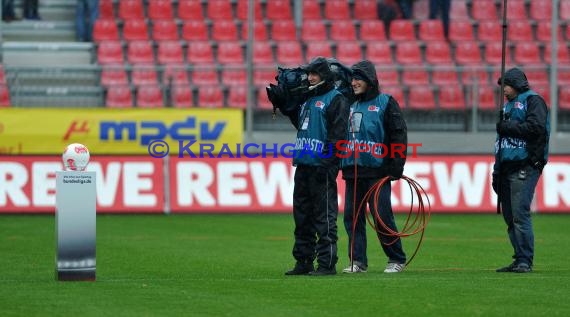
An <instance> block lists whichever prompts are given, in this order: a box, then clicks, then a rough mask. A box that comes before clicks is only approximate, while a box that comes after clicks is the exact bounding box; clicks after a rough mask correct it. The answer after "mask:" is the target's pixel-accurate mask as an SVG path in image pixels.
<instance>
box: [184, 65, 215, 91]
mask: <svg viewBox="0 0 570 317" xmlns="http://www.w3.org/2000/svg"><path fill="white" fill-rule="evenodd" d="M190 77H191V79H192V83H193V84H194V85H197V86H208V85H210V86H217V85H219V84H220V81H219V79H218V71H217V70H216V66H215V65H200V67H199V68H194V70H192V73H191V75H190Z"/></svg>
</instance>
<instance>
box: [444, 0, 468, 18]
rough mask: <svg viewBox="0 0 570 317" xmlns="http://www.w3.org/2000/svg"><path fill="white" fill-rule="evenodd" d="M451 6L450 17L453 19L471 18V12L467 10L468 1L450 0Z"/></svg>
mask: <svg viewBox="0 0 570 317" xmlns="http://www.w3.org/2000/svg"><path fill="white" fill-rule="evenodd" d="M450 5H451V8H449V18H450V19H452V20H469V19H470V18H469V13H468V11H467V1H464V0H455V1H450Z"/></svg>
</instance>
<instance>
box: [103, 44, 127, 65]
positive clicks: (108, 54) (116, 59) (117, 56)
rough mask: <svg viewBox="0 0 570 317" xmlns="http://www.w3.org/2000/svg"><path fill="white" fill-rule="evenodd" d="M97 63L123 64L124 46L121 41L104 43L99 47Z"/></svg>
mask: <svg viewBox="0 0 570 317" xmlns="http://www.w3.org/2000/svg"><path fill="white" fill-rule="evenodd" d="M97 62H98V63H99V64H101V65H104V64H123V62H124V58H123V45H122V44H121V42H119V41H103V42H101V43H99V45H98V46H97Z"/></svg>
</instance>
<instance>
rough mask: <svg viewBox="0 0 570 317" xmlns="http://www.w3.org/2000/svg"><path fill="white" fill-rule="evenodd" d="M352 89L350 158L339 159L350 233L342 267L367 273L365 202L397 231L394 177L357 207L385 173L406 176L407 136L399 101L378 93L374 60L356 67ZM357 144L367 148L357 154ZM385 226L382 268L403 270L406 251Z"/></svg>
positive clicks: (347, 271) (349, 137) (347, 230)
mask: <svg viewBox="0 0 570 317" xmlns="http://www.w3.org/2000/svg"><path fill="white" fill-rule="evenodd" d="M352 89H353V91H354V94H355V96H356V98H357V100H356V101H355V102H354V103H353V104H352V105H351V106H350V118H349V122H348V124H349V126H348V133H347V141H348V144H349V148H350V146H352V151H346V153H343V154H345V156H346V157H345V158H343V159H342V160H341V167H342V176H343V179H344V180H345V181H346V191H345V204H344V227H345V229H346V232H347V234H348V237H349V241H348V245H349V258H350V262H351V263H350V265H349V266H348V267H347V268H345V269H344V270H343V272H345V273H361V272H366V270H367V268H368V258H367V256H366V244H367V243H366V216H365V211H366V203H367V204H368V207H369V208H370V212H373V213H375V214H379V216H380V218H381V219H382V222H384V224H386V225H387V226H388V227H389V228H390V229H391V230H393V231H397V227H396V223H395V220H394V214H393V212H392V204H391V201H390V195H391V185H390V182H387V183H385V185H384V186H383V187H382V188H381V190H380V195H379V197H377V198H378V201H376V197H371V198H370V199H369V200H368V201H367V202H365V203H364V204H363V206H364V208H363V210H361V211H360V212H359V214H358V217H356V213H357V210H358V207H359V206H360V204H361V202H362V201H363V200H364V196H365V195H366V193H367V192H368V191H369V190H370V189H371V188H372V187H373V186H374V185H375V184H377V183H378V182H379V181H380V180H381V179H383V178H384V177H387V176H388V177H390V179H391V180H396V179H399V178H401V177H402V174H403V172H404V164H405V163H406V153H407V150H406V148H407V145H408V136H407V127H406V122H405V121H404V118H403V116H402V111H401V110H400V106H399V104H398V101H396V99H394V97H392V96H390V95H387V94H383V93H380V89H379V83H378V77H377V75H376V68H375V67H374V64H372V63H371V62H370V61H367V60H364V61H360V62H358V63H356V64H354V65H353V66H352ZM374 144H383V145H385V148H384V149H385V150H382V148H383V147H374V146H373V145H374ZM357 148H360V149H364V148H365V149H366V150H363V151H361V152H359V153H358V156H357V155H356V149H357ZM391 149H398V150H399V151H392V150H391ZM348 154H350V155H348ZM377 207H379V208H377ZM379 228H380V226H379ZM383 231H384V230H380V231H379V232H378V238H379V239H380V241H381V245H382V249H383V250H384V253H385V254H386V256H387V257H388V264H387V266H386V268H385V270H384V272H385V273H398V272H401V271H402V270H403V269H404V267H405V264H406V254H405V253H404V250H403V248H402V243H401V240H400V239H399V238H398V237H392V236H389V235H387V234H386V232H383ZM353 240H354V241H353ZM352 245H353V248H352ZM351 249H352V251H351Z"/></svg>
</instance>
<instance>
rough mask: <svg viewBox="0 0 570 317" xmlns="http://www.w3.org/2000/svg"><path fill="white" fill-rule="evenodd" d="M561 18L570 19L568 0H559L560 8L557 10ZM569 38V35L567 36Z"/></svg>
mask: <svg viewBox="0 0 570 317" xmlns="http://www.w3.org/2000/svg"><path fill="white" fill-rule="evenodd" d="M558 13H559V14H560V19H561V20H566V21H569V20H570V0H560V10H558ZM567 38H568V39H570V37H567Z"/></svg>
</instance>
